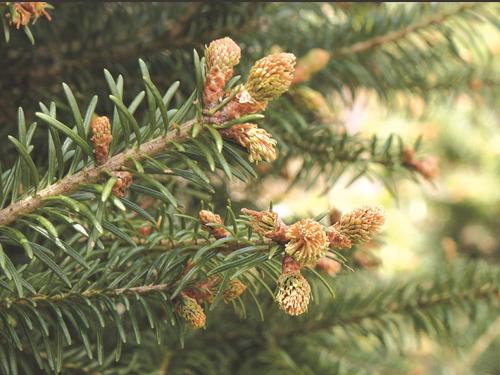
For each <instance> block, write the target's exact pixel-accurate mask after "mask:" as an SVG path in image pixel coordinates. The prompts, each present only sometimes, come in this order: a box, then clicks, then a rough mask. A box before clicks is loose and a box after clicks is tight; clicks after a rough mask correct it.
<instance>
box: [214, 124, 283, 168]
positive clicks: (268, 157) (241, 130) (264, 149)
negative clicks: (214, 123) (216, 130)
mask: <svg viewBox="0 0 500 375" xmlns="http://www.w3.org/2000/svg"><path fill="white" fill-rule="evenodd" d="M221 134H222V136H223V137H224V138H227V139H232V140H234V141H235V142H237V143H239V144H240V145H242V146H243V147H245V148H246V149H247V151H248V159H249V160H250V162H252V163H256V164H258V163H259V162H261V161H262V160H265V161H267V162H271V161H274V160H276V156H277V155H276V148H275V146H276V140H275V139H273V137H272V135H271V134H269V133H268V132H267V131H265V130H264V129H261V128H259V127H258V126H257V125H256V124H251V123H245V124H239V125H234V126H232V127H230V128H229V129H223V130H221Z"/></svg>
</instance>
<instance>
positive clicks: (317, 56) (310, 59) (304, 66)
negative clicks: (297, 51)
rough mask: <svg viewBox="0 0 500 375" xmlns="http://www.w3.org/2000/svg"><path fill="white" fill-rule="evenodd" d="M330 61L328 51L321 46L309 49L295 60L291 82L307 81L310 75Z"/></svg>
mask: <svg viewBox="0 0 500 375" xmlns="http://www.w3.org/2000/svg"><path fill="white" fill-rule="evenodd" d="M328 61H330V53H329V52H328V51H326V50H324V49H321V48H313V49H311V50H310V51H309V52H308V53H307V54H306V55H305V56H303V57H301V58H300V59H299V61H298V62H297V68H296V69H295V77H294V79H293V84H297V83H300V82H305V81H308V80H309V79H310V78H311V76H312V75H313V74H315V73H317V72H319V71H320V70H322V69H323V68H324V67H325V66H326V65H327V64H328Z"/></svg>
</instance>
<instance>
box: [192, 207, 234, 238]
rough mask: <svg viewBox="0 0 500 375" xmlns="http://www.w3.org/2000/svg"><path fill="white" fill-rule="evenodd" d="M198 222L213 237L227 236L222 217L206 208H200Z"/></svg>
mask: <svg viewBox="0 0 500 375" xmlns="http://www.w3.org/2000/svg"><path fill="white" fill-rule="evenodd" d="M198 217H199V219H200V223H201V224H202V225H203V229H205V230H206V231H207V232H209V233H210V234H212V235H213V236H214V237H215V238H225V237H227V236H229V232H228V231H227V229H226V228H224V222H223V221H222V218H221V217H220V216H219V215H217V214H215V213H213V212H212V211H208V210H201V211H200V212H199V214H198Z"/></svg>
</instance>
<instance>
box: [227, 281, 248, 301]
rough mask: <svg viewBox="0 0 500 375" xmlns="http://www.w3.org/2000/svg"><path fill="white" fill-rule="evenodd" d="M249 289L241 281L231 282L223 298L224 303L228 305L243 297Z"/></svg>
mask: <svg viewBox="0 0 500 375" xmlns="http://www.w3.org/2000/svg"><path fill="white" fill-rule="evenodd" d="M246 289H247V286H246V285H245V284H243V283H242V282H241V281H240V280H238V279H233V280H231V281H230V282H229V285H228V287H227V289H226V290H225V291H224V293H223V295H222V297H223V298H224V302H226V303H228V302H231V301H233V300H235V299H236V298H238V297H239V296H241V295H242V294H243V293H244V292H245V290H246Z"/></svg>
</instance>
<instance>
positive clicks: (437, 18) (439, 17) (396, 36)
mask: <svg viewBox="0 0 500 375" xmlns="http://www.w3.org/2000/svg"><path fill="white" fill-rule="evenodd" d="M476 6H477V4H476V3H465V4H461V5H459V6H456V7H455V8H453V9H449V10H444V11H442V12H438V13H436V14H434V15H432V16H430V17H427V18H424V19H422V20H420V21H418V22H415V23H414V24H413V25H410V26H408V27H405V28H403V29H401V30H396V31H392V32H390V33H388V34H385V35H380V36H376V37H374V38H371V39H368V40H364V41H362V42H358V43H355V44H353V45H352V46H347V47H343V48H340V49H338V50H336V51H333V52H332V54H331V57H332V58H338V57H342V56H346V55H352V54H356V53H361V52H364V51H367V50H370V49H375V48H378V47H380V46H382V45H384V44H387V43H393V42H395V41H398V40H400V39H403V38H405V37H406V36H407V35H409V34H411V33H414V32H416V31H418V30H421V29H425V28H427V27H429V26H432V25H438V24H441V23H443V22H445V21H446V20H447V19H448V18H450V17H452V16H454V15H455V14H457V13H460V12H462V11H464V10H467V9H473V8H474V7H476Z"/></svg>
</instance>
